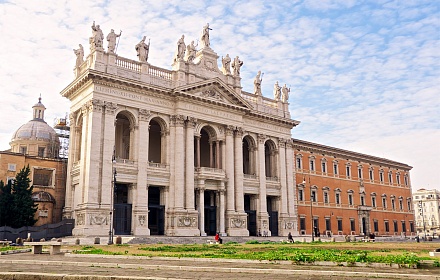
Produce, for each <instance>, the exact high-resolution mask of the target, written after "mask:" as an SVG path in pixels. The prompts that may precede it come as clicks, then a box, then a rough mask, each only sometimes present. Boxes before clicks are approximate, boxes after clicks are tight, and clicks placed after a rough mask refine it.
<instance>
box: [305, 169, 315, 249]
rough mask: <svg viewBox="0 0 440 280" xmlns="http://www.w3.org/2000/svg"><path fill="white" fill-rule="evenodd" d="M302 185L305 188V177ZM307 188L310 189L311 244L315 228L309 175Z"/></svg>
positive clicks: (313, 239)
mask: <svg viewBox="0 0 440 280" xmlns="http://www.w3.org/2000/svg"><path fill="white" fill-rule="evenodd" d="M302 184H303V185H304V187H307V186H306V177H304V178H303V182H302ZM309 187H310V221H311V223H310V224H311V228H312V242H314V241H315V235H314V233H315V232H314V229H315V227H314V225H313V222H314V220H313V198H312V185H311V184H310V175H309ZM313 197H314V196H313Z"/></svg>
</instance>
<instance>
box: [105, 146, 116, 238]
mask: <svg viewBox="0 0 440 280" xmlns="http://www.w3.org/2000/svg"><path fill="white" fill-rule="evenodd" d="M115 163H116V156H115V150H113V158H112V169H113V176H112V177H113V178H112V185H111V186H110V222H109V224H110V228H109V231H108V243H107V244H108V245H111V244H113V210H114V209H113V208H114V197H115V184H116V167H115V166H114V164H115Z"/></svg>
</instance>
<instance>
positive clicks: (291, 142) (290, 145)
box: [286, 139, 293, 149]
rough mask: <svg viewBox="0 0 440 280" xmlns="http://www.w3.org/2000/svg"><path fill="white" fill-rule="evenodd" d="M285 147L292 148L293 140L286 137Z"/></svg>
mask: <svg viewBox="0 0 440 280" xmlns="http://www.w3.org/2000/svg"><path fill="white" fill-rule="evenodd" d="M286 148H288V149H292V148H293V141H292V139H288V140H287V141H286Z"/></svg>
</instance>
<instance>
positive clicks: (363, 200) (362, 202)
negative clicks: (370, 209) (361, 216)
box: [361, 195, 365, 206]
mask: <svg viewBox="0 0 440 280" xmlns="http://www.w3.org/2000/svg"><path fill="white" fill-rule="evenodd" d="M361 205H362V206H365V197H364V196H363V195H361Z"/></svg>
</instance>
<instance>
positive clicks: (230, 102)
mask: <svg viewBox="0 0 440 280" xmlns="http://www.w3.org/2000/svg"><path fill="white" fill-rule="evenodd" d="M91 29H92V36H91V37H90V38H89V44H90V48H89V49H90V54H89V55H88V56H86V58H85V59H84V48H83V47H82V45H80V46H79V49H76V50H74V53H75V55H76V57H77V59H76V64H75V68H74V72H75V76H76V80H75V81H74V82H73V83H71V84H70V85H69V86H68V87H67V88H66V89H64V90H63V91H62V93H61V94H62V95H63V96H64V97H67V98H70V95H71V94H73V93H74V92H75V91H76V90H77V89H78V83H85V82H86V81H87V80H89V79H100V80H107V81H112V80H114V81H117V82H118V83H121V82H122V81H125V82H124V83H127V84H130V86H135V87H140V88H142V89H143V90H145V89H148V90H153V91H155V90H157V88H158V87H160V88H162V90H163V89H167V92H168V93H169V92H170V91H171V92H173V95H175V96H178V95H179V94H181V93H185V94H187V95H193V97H194V98H197V97H198V98H201V99H204V100H210V101H211V102H216V103H223V105H225V106H229V107H230V106H232V107H234V106H236V107H237V108H241V109H244V110H245V111H248V112H247V114H251V115H252V116H256V117H259V118H265V119H268V120H271V121H274V122H276V123H279V122H283V123H284V124H285V125H286V126H290V128H292V127H294V126H296V125H298V124H299V122H298V121H293V120H291V119H290V112H289V103H288V99H289V93H290V88H287V86H286V85H285V84H284V86H281V85H278V81H277V82H276V83H275V88H274V92H273V94H274V96H273V99H271V98H268V97H265V96H263V95H262V94H260V92H261V88H260V89H259V94H255V93H248V92H245V91H242V87H241V76H240V71H241V67H242V66H243V64H244V63H243V61H241V60H240V58H239V57H238V56H235V57H229V54H226V55H225V56H222V57H221V61H220V62H221V70H220V69H219V66H218V59H219V56H218V55H217V53H216V52H215V51H214V50H213V49H212V48H211V44H210V38H209V36H210V34H209V33H210V30H211V28H209V24H206V25H205V26H204V27H203V29H202V35H201V37H200V46H197V45H194V41H192V42H191V43H190V44H188V45H186V43H185V36H184V35H182V36H181V38H180V39H179V40H178V42H177V49H176V52H175V56H174V59H173V63H172V70H168V69H163V68H160V67H156V66H153V65H151V64H149V63H148V55H149V48H150V40H148V43H147V42H146V36H143V38H142V40H141V41H140V42H139V43H137V44H135V46H134V48H133V49H134V50H135V51H136V53H137V54H136V55H137V57H138V60H132V59H128V58H123V57H121V56H118V55H117V45H118V43H119V40H120V35H121V34H117V33H115V32H114V30H113V29H112V30H111V32H110V33H109V34H108V35H107V37H105V38H106V41H107V42H108V44H107V45H108V46H107V48H105V46H104V43H106V42H105V38H104V33H103V31H102V29H101V27H100V26H99V25H98V24H95V22H93V24H92V26H91ZM198 47H199V49H197V48H198ZM260 72H261V71H260ZM263 74H264V73H263ZM263 74H261V78H262V75H263ZM261 78H260V80H259V85H261V81H262V79H261ZM128 79H129V80H128ZM213 82H214V87H212V86H211V87H209V86H208V87H207V85H209V84H211V85H213ZM193 85H194V86H195V87H193ZM197 87H199V90H197ZM217 89H221V90H220V91H219V90H217ZM133 98H134V96H133Z"/></svg>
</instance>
